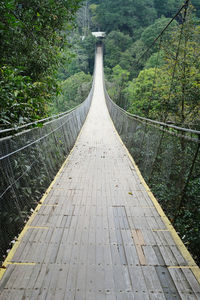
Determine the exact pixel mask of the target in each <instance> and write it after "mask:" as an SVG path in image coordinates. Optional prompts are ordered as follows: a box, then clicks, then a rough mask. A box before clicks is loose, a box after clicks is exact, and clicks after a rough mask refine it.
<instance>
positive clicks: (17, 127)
mask: <svg viewBox="0 0 200 300" xmlns="http://www.w3.org/2000/svg"><path fill="white" fill-rule="evenodd" d="M80 105H81V104H79V105H77V106H75V107H74V108H72V109H70V110H67V111H65V112H63V113H59V114H56V115H52V116H50V117H47V118H44V119H41V120H36V121H33V122H30V123H26V124H24V125H22V126H16V127H12V128H7V129H2V130H0V134H1V133H4V132H10V131H16V130H19V129H22V128H26V127H29V126H31V125H36V124H38V123H43V122H45V121H48V120H50V119H57V118H59V117H61V116H63V115H66V114H68V113H70V112H72V111H73V110H75V109H76V108H78V107H79V106H80Z"/></svg>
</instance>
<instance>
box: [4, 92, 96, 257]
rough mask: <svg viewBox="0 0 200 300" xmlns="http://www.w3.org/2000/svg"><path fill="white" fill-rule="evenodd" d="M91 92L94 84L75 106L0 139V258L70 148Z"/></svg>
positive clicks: (89, 100) (81, 121) (85, 111)
mask: <svg viewBox="0 0 200 300" xmlns="http://www.w3.org/2000/svg"><path fill="white" fill-rule="evenodd" d="M92 95H93V87H92V89H91V91H90V94H89V96H88V98H87V99H86V100H85V101H84V102H83V103H82V104H81V105H79V106H78V107H76V108H75V109H73V110H71V111H69V112H66V113H62V114H60V115H59V116H58V117H57V116H56V118H53V120H51V118H48V119H47V120H42V122H43V121H48V122H45V123H44V124H43V126H41V127H40V126H39V127H35V128H31V129H28V127H27V126H23V129H25V130H24V131H21V129H22V128H19V130H16V128H14V129H12V130H11V131H14V132H15V134H14V135H13V136H8V137H3V138H1V139H0V261H1V260H2V259H3V255H5V251H6V250H7V249H8V247H9V243H10V242H11V241H12V240H13V239H14V238H15V237H16V236H17V235H18V233H19V232H20V231H21V228H22V227H23V226H24V223H25V222H26V220H27V218H28V216H29V215H30V213H31V210H32V209H34V208H35V206H36V205H37V203H38V201H39V200H40V199H41V195H42V194H43V193H44V191H45V190H46V188H47V187H48V186H49V184H50V183H51V181H52V180H53V178H54V176H55V175H56V173H57V172H58V169H59V168H60V167H61V165H62V163H63V162H64V160H65V158H66V156H67V155H68V154H69V152H70V150H71V148H72V147H73V145H74V143H75V141H76V138H77V136H78V133H79V131H80V129H81V127H82V125H83V123H84V121H85V118H86V116H87V113H88V111H89V107H90V103H91V99H92ZM39 123H41V122H40V121H39ZM34 124H35V122H34ZM28 125H30V124H28ZM31 125H32V124H31ZM7 131H8V130H7ZM12 133H13V132H12ZM3 134H4V132H3Z"/></svg>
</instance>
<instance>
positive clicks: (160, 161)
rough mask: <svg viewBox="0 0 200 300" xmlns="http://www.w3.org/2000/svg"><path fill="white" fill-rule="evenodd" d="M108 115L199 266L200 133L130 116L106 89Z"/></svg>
mask: <svg viewBox="0 0 200 300" xmlns="http://www.w3.org/2000/svg"><path fill="white" fill-rule="evenodd" d="M105 95H106V101H107V106H108V110H109V113H110V115H111V118H112V120H113V122H114V125H115V127H116V129H117V130H118V132H119V134H120V136H121V138H122V140H123V142H124V143H125V145H126V147H127V148H128V150H129V151H130V153H131V155H132V156H133V158H134V160H135V162H136V164H137V165H138V167H139V169H140V171H141V173H142V175H143V177H144V179H145V180H146V182H147V184H148V185H149V187H150V188H151V190H152V192H153V193H154V195H155V196H156V197H157V199H158V201H159V202H160V204H161V205H162V207H163V209H164V210H165V212H166V214H167V216H168V217H169V218H170V220H171V221H172V223H173V225H174V226H175V228H176V230H177V231H178V232H179V234H180V236H181V238H182V239H183V241H184V242H185V244H187V245H188V247H189V249H190V251H191V253H192V254H193V256H194V258H196V260H197V262H198V263H200V255H199V249H200V223H199V220H200V193H199V191H200V151H199V148H200V131H197V130H190V129H185V128H180V127H177V126H173V125H168V124H165V123H162V122H157V121H153V120H150V119H146V118H143V117H138V116H136V115H132V114H130V113H127V112H126V111H125V110H123V109H122V108H120V107H119V106H117V105H116V104H115V103H114V102H113V101H112V100H111V99H110V97H109V95H108V93H107V91H106V89H105Z"/></svg>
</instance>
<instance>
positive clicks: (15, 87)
mask: <svg viewBox="0 0 200 300" xmlns="http://www.w3.org/2000/svg"><path fill="white" fill-rule="evenodd" d="M52 86H53V87H54V89H52ZM49 93H51V95H52V94H53V93H54V94H56V93H57V84H56V82H55V81H54V80H53V78H51V77H46V81H45V82H40V81H35V82H32V80H31V78H30V77H29V76H25V75H23V71H21V72H20V70H19V69H14V68H13V67H10V66H4V67H2V68H1V69H0V111H1V125H9V126H11V125H12V126H13V125H18V124H23V123H26V122H29V121H31V120H37V119H38V118H39V116H44V115H46V108H47V107H46V105H47V103H48V102H49V101H50V94H49Z"/></svg>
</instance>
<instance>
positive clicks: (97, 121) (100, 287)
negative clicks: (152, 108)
mask: <svg viewBox="0 0 200 300" xmlns="http://www.w3.org/2000/svg"><path fill="white" fill-rule="evenodd" d="M96 66H97V68H96V70H97V71H96V78H95V90H94V97H93V101H92V106H91V109H90V112H89V115H88V118H87V120H86V123H85V125H84V128H83V130H82V132H81V135H80V136H79V139H78V141H77V143H76V145H75V147H74V150H73V152H72V153H71V155H70V158H69V160H68V162H67V163H66V165H65V166H64V168H63V169H62V172H61V173H60V174H59V176H58V177H57V179H56V181H55V182H54V184H53V185H52V188H51V190H50V192H49V193H48V195H47V197H46V198H45V200H44V202H43V203H42V205H41V206H40V209H39V210H38V211H37V212H36V214H35V216H34V218H33V220H32V222H31V224H29V227H28V228H27V230H26V232H25V234H24V236H23V238H22V239H21V240H20V243H19V245H18V247H17V250H16V251H15V253H14V255H13V257H12V259H11V261H10V263H9V264H8V265H7V270H6V272H5V273H4V275H3V278H2V280H1V281H0V292H1V294H0V299H1V300H8V299H58V300H60V299H70V300H71V299H76V300H79V299H80V300H83V299H85V300H90V299H91V300H95V299H96V300H98V299H99V300H103V299H109V300H114V299H118V300H126V299H138V300H139V299H141V300H143V299H169V300H170V299H200V285H199V283H198V281H197V279H196V278H195V276H194V274H193V272H192V268H191V267H188V261H187V260H186V259H185V258H184V257H183V256H182V254H181V252H180V250H179V247H178V245H177V243H176V242H175V241H174V239H173V238H172V235H171V232H170V230H169V229H168V228H167V227H166V225H165V223H164V221H163V218H162V217H161V216H160V215H159V213H158V211H157V209H156V208H155V206H154V203H153V202H152V200H151V198H150V197H149V194H148V193H147V191H146V189H145V187H144V185H143V184H142V182H141V178H140V177H139V176H138V174H137V172H136V169H135V167H134V165H133V163H132V162H131V160H130V158H129V156H128V154H127V152H126V151H125V148H124V146H123V145H122V144H121V142H120V140H119V138H118V135H117V133H116V131H115V129H114V127H113V125H112V122H111V120H110V117H109V114H108V111H107V108H106V105H105V99H104V94H103V85H102V54H101V49H100V48H98V51H97V61H96Z"/></svg>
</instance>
